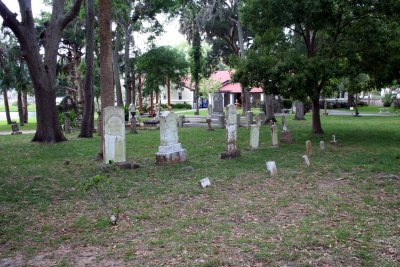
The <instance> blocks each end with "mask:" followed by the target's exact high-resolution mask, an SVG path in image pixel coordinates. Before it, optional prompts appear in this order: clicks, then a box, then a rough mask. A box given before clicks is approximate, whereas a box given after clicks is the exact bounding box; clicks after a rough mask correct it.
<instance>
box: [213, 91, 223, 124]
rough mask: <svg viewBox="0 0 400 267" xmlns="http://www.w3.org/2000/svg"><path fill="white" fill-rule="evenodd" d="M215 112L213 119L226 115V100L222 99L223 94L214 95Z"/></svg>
mask: <svg viewBox="0 0 400 267" xmlns="http://www.w3.org/2000/svg"><path fill="white" fill-rule="evenodd" d="M213 100H214V102H213V105H212V107H213V110H212V117H213V118H218V116H220V115H223V114H224V99H223V97H222V94H221V93H219V92H216V93H214V97H213Z"/></svg>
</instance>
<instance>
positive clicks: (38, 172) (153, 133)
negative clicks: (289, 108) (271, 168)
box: [0, 116, 400, 266]
mask: <svg viewBox="0 0 400 267" xmlns="http://www.w3.org/2000/svg"><path fill="white" fill-rule="evenodd" d="M399 119H400V118H399V117H359V118H355V117H351V116H327V117H322V120H323V121H322V125H323V128H324V130H325V132H326V134H325V135H323V136H314V135H312V134H311V133H310V130H311V118H310V117H309V116H307V120H305V121H294V120H292V119H291V117H288V127H289V129H290V130H291V132H292V134H293V137H294V143H293V144H291V145H281V146H280V147H279V148H270V141H271V137H270V130H269V128H267V126H262V128H261V140H260V142H261V148H260V149H259V150H255V151H250V150H247V149H246V148H247V147H248V142H249V141H248V140H249V130H247V129H246V128H240V129H239V132H238V139H239V144H238V148H239V149H240V151H241V154H242V156H241V157H240V158H237V159H234V160H221V159H219V155H220V154H221V152H223V151H224V150H225V130H223V129H216V130H215V131H212V132H209V131H207V130H206V129H205V128H183V129H179V138H180V142H181V143H182V145H183V147H184V148H186V149H187V153H188V161H187V162H185V163H183V164H178V165H167V166H158V165H155V164H154V161H155V155H154V153H155V152H157V150H158V145H159V131H157V130H141V131H139V134H138V135H131V134H129V133H127V149H126V151H127V158H128V160H130V161H134V162H137V163H139V164H140V165H141V167H140V168H138V169H133V170H123V169H119V168H115V167H111V168H108V169H106V168H101V167H99V166H98V165H99V163H98V162H97V161H96V154H97V151H98V145H99V139H98V136H96V137H95V138H93V139H81V138H77V137H76V136H77V134H78V133H77V132H74V133H72V134H69V135H67V137H68V138H69V141H68V142H62V143H59V144H56V145H41V144H36V143H31V142H30V140H31V139H32V135H18V136H0V150H1V151H2V153H1V155H0V161H1V162H2V164H1V166H2V167H1V169H0V266H25V265H29V266H39V265H40V266H84V265H88V266H110V265H112V264H114V266H124V265H125V266H160V265H164V266H176V265H178V266H283V265H285V264H286V265H288V264H293V265H291V266H398V263H399V260H400V223H399V221H400V220H399V218H400V217H399V214H400V171H399V166H400V149H399V147H400V124H399ZM279 121H280V120H279ZM278 128H279V129H281V127H280V126H279V127H278ZM332 134H336V138H337V140H338V146H337V147H333V146H331V145H330V144H329V140H331V136H332ZM306 140H311V141H312V144H313V148H314V150H313V152H314V153H313V155H312V156H311V157H310V161H311V166H310V167H305V166H304V164H303V159H302V155H304V153H305V142H306ZM321 140H324V141H325V146H326V150H325V152H320V151H319V150H318V144H319V142H320V141H321ZM269 160H274V161H275V162H276V165H277V167H278V176H276V177H271V176H270V175H269V173H267V171H266V167H265V162H266V161H269ZM192 169H193V170H192ZM191 170H192V171H191ZM204 177H209V178H210V180H211V187H208V188H205V189H201V188H199V187H198V184H197V183H198V181H199V180H200V179H202V178H204ZM90 185H92V187H90ZM85 188H86V189H88V188H92V189H91V190H88V191H87V192H86V191H85V190H84V189H85ZM93 188H97V189H98V190H97V191H96V190H93ZM112 213H118V215H119V217H118V223H117V225H111V224H110V223H109V217H110V215H111V214H112Z"/></svg>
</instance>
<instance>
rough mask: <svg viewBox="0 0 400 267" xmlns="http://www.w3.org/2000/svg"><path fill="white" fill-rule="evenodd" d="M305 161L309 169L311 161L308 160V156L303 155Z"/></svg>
mask: <svg viewBox="0 0 400 267" xmlns="http://www.w3.org/2000/svg"><path fill="white" fill-rule="evenodd" d="M303 160H304V165H306V166H307V167H309V166H310V165H311V164H310V159H309V158H308V156H307V155H303Z"/></svg>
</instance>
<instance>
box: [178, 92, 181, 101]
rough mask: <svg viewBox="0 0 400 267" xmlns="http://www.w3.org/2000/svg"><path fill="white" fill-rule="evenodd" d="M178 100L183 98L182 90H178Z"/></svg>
mask: <svg viewBox="0 0 400 267" xmlns="http://www.w3.org/2000/svg"><path fill="white" fill-rule="evenodd" d="M178 100H182V92H178Z"/></svg>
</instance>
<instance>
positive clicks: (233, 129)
mask: <svg viewBox="0 0 400 267" xmlns="http://www.w3.org/2000/svg"><path fill="white" fill-rule="evenodd" d="M227 110H228V117H227V119H226V144H227V148H226V152H224V153H222V154H221V158H222V159H225V158H236V157H239V156H240V151H239V150H238V149H237V147H236V142H237V115H236V114H237V113H236V106H235V105H234V104H231V105H228V106H227Z"/></svg>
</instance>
